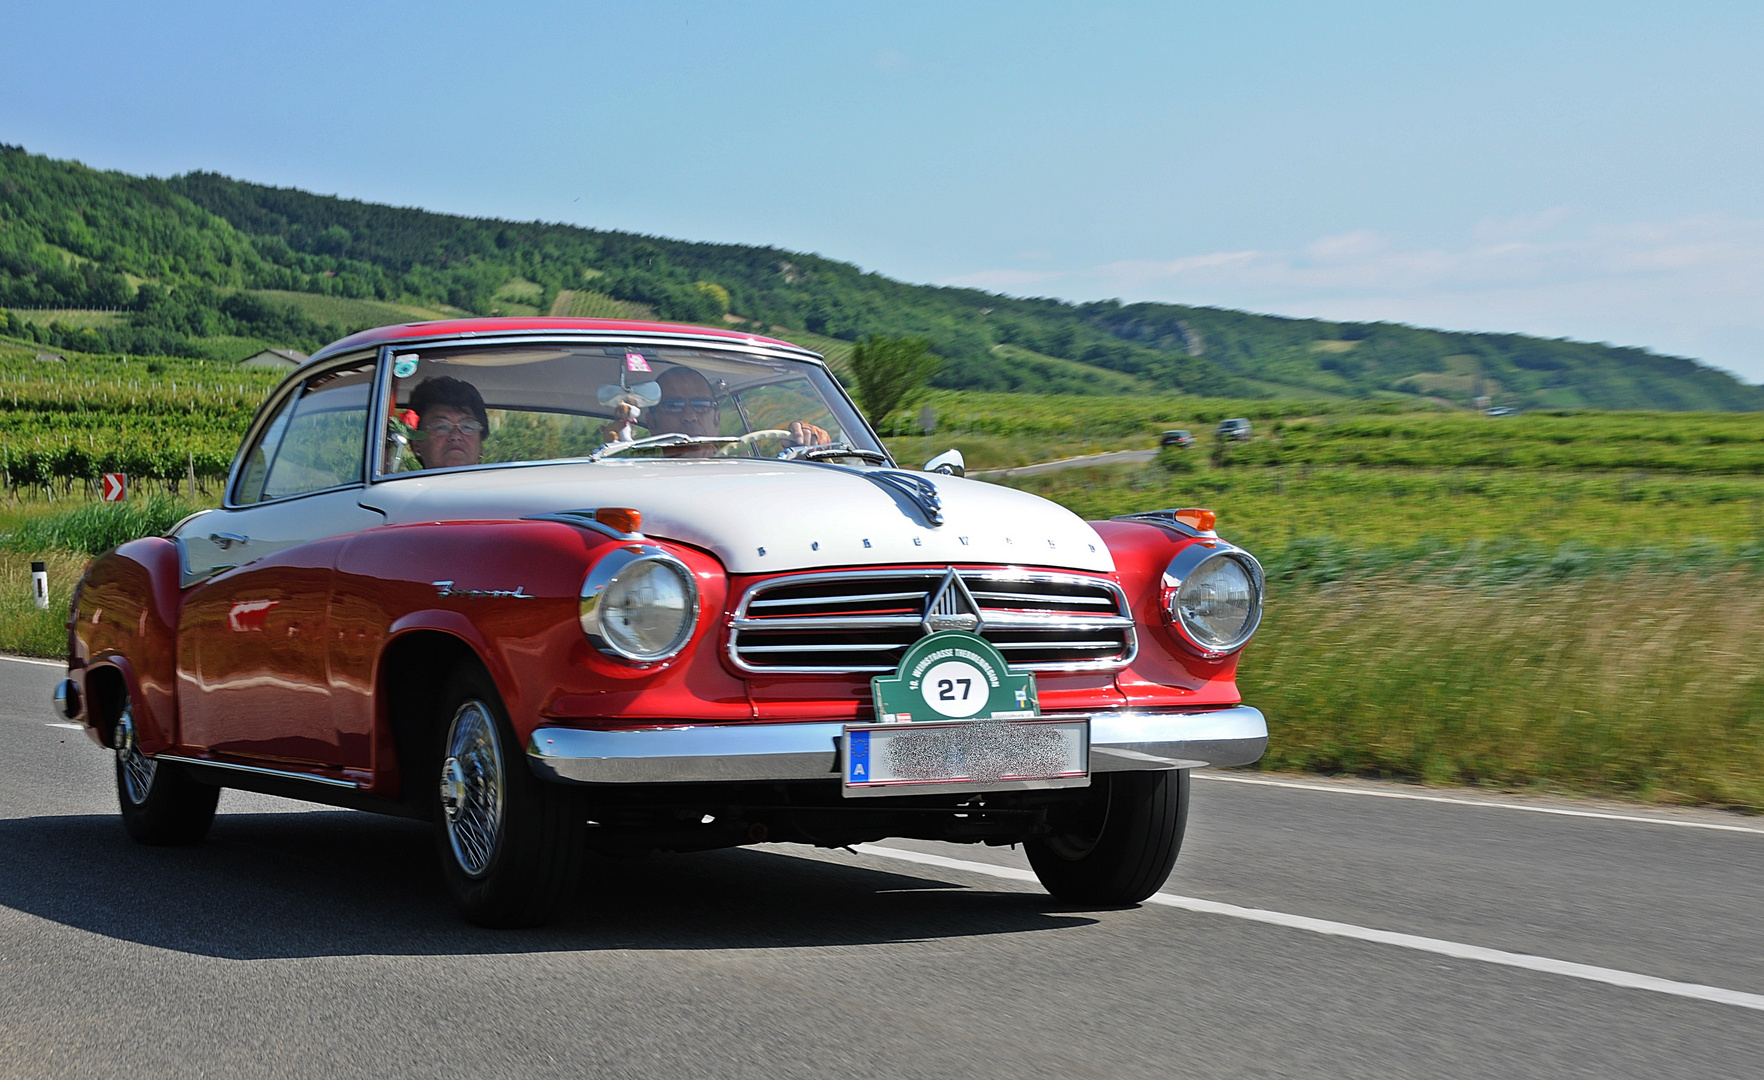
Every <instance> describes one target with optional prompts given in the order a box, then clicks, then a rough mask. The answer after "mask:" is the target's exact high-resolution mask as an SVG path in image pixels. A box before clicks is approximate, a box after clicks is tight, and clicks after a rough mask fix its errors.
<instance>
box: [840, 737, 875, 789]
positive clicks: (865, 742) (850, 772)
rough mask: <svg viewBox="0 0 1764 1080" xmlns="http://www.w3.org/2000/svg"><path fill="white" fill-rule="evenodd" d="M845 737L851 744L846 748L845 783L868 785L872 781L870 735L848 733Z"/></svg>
mask: <svg viewBox="0 0 1764 1080" xmlns="http://www.w3.org/2000/svg"><path fill="white" fill-rule="evenodd" d="M845 737H846V739H848V740H849V741H850V743H851V745H850V746H849V747H847V748H846V755H845V760H846V763H847V764H846V766H845V768H846V774H845V782H846V783H848V784H867V783H869V780H870V733H869V732H867V731H850V732H847V733H846V735H845Z"/></svg>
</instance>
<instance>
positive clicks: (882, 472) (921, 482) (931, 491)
mask: <svg viewBox="0 0 1764 1080" xmlns="http://www.w3.org/2000/svg"><path fill="white" fill-rule="evenodd" d="M862 475H863V476H865V477H868V478H869V479H871V480H874V481H875V482H876V483H878V484H881V485H883V486H884V487H887V488H890V489H892V490H894V491H896V492H898V493H900V494H902V495H905V496H906V497H907V498H909V499H911V500H912V501H913V503H914V505H916V506H917V507H918V508H919V512H920V513H922V514H924V515H925V520H926V521H927V522H928V523H930V524H932V525H941V524H943V499H942V498H941V497H940V496H939V495H938V494H937V487H936V485H934V484H932V483H931V481H929V480H927V479H925V478H924V477H923V476H920V475H919V474H918V473H910V472H897V471H895V470H893V469H869V470H866V471H865V472H864V473H862Z"/></svg>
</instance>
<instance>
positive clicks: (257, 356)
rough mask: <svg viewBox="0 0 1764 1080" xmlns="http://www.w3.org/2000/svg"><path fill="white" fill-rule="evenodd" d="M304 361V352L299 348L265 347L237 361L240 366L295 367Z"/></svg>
mask: <svg viewBox="0 0 1764 1080" xmlns="http://www.w3.org/2000/svg"><path fill="white" fill-rule="evenodd" d="M304 363H306V354H305V353H303V352H301V351H300V350H299V349H265V350H263V351H262V352H260V353H252V354H251V355H250V356H247V357H246V358H245V359H243V360H241V361H239V366H240V367H271V368H297V367H299V366H300V365H301V364H304Z"/></svg>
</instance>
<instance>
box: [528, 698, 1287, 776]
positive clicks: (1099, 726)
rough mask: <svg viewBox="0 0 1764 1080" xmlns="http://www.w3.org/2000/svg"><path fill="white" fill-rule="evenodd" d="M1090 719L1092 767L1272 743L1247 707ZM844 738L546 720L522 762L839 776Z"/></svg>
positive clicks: (670, 772) (1244, 759)
mask: <svg viewBox="0 0 1764 1080" xmlns="http://www.w3.org/2000/svg"><path fill="white" fill-rule="evenodd" d="M1048 715H1058V716H1067V715H1069V716H1071V717H1073V718H1074V719H1075V718H1077V717H1080V716H1083V715H1085V714H1083V713H1071V714H1067V713H1050V714H1048ZM1089 716H1090V770H1091V772H1093V773H1095V772H1140V771H1147V770H1158V769H1192V768H1195V767H1198V766H1202V765H1248V764H1249V763H1250V762H1252V761H1255V760H1256V759H1257V758H1260V757H1261V756H1262V751H1263V750H1264V749H1265V748H1266V747H1267V745H1268V724H1267V722H1266V721H1265V720H1263V719H1262V714H1261V713H1260V712H1259V711H1257V710H1255V709H1252V708H1250V707H1249V706H1248V705H1237V706H1233V707H1231V708H1225V709H1208V710H1204V711H1203V710H1196V711H1194V712H1179V713H1138V712H1101V713H1090V714H1089ZM844 737H845V725H844V723H842V722H839V721H813V722H808V723H785V724H768V723H744V724H705V725H699V726H693V727H665V728H640V729H635V730H624V731H588V730H584V729H581V728H562V727H542V728H539V729H537V730H535V731H534V732H533V737H532V738H531V739H530V740H528V742H527V763H528V764H529V765H531V766H532V767H533V771H534V772H535V773H538V774H539V775H540V776H543V777H545V778H546V779H549V780H566V781H573V782H575V783H580V784H680V783H704V782H716V781H756V780H758V781H765V780H837V779H838V778H839V740H840V739H842V738H844Z"/></svg>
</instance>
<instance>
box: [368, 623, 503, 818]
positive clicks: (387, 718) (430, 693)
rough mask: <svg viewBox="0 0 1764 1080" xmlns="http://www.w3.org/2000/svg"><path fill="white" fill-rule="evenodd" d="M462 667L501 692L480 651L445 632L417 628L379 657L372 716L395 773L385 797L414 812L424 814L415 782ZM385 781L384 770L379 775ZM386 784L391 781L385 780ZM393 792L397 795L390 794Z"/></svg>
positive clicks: (392, 642)
mask: <svg viewBox="0 0 1764 1080" xmlns="http://www.w3.org/2000/svg"><path fill="white" fill-rule="evenodd" d="M464 665H472V666H475V667H477V668H478V669H480V670H482V671H483V672H484V673H485V674H486V675H488V676H489V677H490V679H491V681H492V682H494V683H496V684H497V687H498V690H501V689H502V680H500V679H497V678H496V672H495V667H494V665H493V664H492V663H491V662H490V661H489V660H488V659H487V658H486V657H485V655H484V653H483V651H482V649H480V648H479V647H477V646H476V645H475V644H474V643H473V642H472V641H470V640H468V639H467V638H466V637H465V636H463V635H461V634H459V633H457V632H455V631H454V630H452V629H449V628H443V627H439V626H433V625H417V626H411V627H408V628H406V629H404V630H403V631H402V632H400V633H399V634H397V635H396V636H394V637H393V638H391V639H390V640H389V641H388V642H387V643H386V647H385V648H384V649H383V650H382V651H381V653H380V663H379V673H378V676H377V678H376V679H375V685H376V686H377V688H378V689H377V696H378V698H379V702H378V708H377V712H378V713H379V715H380V716H381V717H382V719H383V721H384V728H383V730H384V738H383V741H382V751H383V753H385V754H386V755H387V756H386V758H385V759H384V760H387V761H388V762H390V763H391V764H393V765H394V766H395V768H396V772H397V777H396V780H394V781H392V782H391V783H388V784H387V785H386V787H387V795H388V796H389V797H393V798H395V799H396V800H397V801H398V802H400V803H403V804H405V805H406V806H408V807H410V808H411V809H413V810H416V811H426V807H427V801H426V800H425V799H423V798H422V797H421V793H422V792H421V788H420V787H418V786H417V783H418V782H420V781H417V782H413V781H416V778H419V777H422V776H423V775H425V771H426V770H425V766H426V761H425V758H426V757H427V755H428V753H429V746H430V739H429V736H430V734H431V733H432V730H433V726H434V724H435V720H436V712H437V710H438V709H439V707H440V700H441V695H442V693H443V692H444V690H445V689H446V686H447V677H448V675H449V674H451V673H452V672H454V671H457V670H458V669H459V668H460V667H462V666H464ZM378 771H380V772H381V773H382V775H384V773H385V772H386V771H387V770H384V769H382V770H378ZM388 779H390V778H388ZM394 792H396V794H393V793H394Z"/></svg>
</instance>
